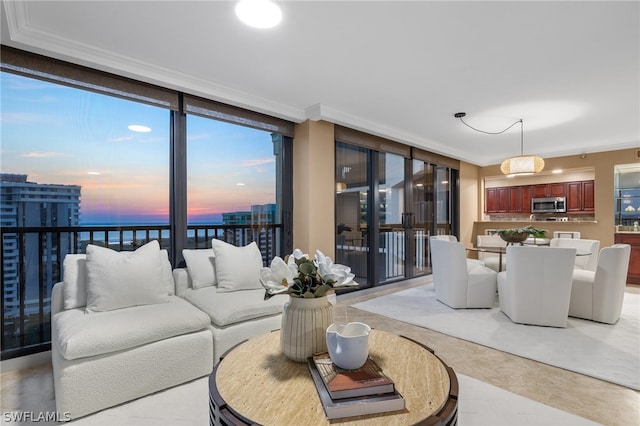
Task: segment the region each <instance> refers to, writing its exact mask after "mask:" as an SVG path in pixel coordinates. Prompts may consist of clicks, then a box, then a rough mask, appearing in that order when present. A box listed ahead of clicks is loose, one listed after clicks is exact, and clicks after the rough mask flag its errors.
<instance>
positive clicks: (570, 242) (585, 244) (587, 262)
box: [549, 238, 600, 272]
mask: <svg viewBox="0 0 640 426" xmlns="http://www.w3.org/2000/svg"><path fill="white" fill-rule="evenodd" d="M549 246H551V247H563V248H574V249H576V251H577V254H578V255H579V254H581V253H590V254H588V255H579V256H578V255H577V256H576V259H575V262H574V265H573V267H574V268H576V269H585V270H587V271H593V272H595V270H596V265H597V263H598V250H600V241H598V240H586V239H585V240H583V239H579V238H552V239H551V241H550V242H549Z"/></svg>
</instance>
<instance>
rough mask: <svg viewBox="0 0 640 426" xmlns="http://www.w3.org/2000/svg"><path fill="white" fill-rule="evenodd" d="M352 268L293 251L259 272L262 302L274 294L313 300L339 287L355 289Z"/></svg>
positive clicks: (356, 284)
mask: <svg viewBox="0 0 640 426" xmlns="http://www.w3.org/2000/svg"><path fill="white" fill-rule="evenodd" d="M354 278H355V275H354V274H352V273H351V268H349V267H348V266H344V265H339V264H335V263H333V261H332V260H331V258H330V257H327V256H325V255H324V254H322V252H321V251H320V250H316V256H315V259H313V260H311V259H310V258H309V255H308V254H303V253H302V250H300V249H295V250H294V251H293V253H292V254H290V255H288V256H286V257H285V258H284V260H283V259H282V258H281V257H279V256H276V257H274V258H273V260H272V261H271V267H270V268H262V269H261V270H260V282H261V283H262V286H263V287H264V288H265V290H266V292H265V294H264V299H265V300H267V299H269V298H270V297H272V296H274V295H276V294H289V295H290V296H292V297H303V298H315V297H322V296H325V295H326V294H327V293H328V292H330V291H332V290H335V289H336V288H342V287H357V286H358V283H356V282H355V281H354V280H353V279H354Z"/></svg>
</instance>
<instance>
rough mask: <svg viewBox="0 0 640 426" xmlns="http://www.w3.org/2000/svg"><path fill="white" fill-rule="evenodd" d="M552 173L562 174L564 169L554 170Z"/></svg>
mask: <svg viewBox="0 0 640 426" xmlns="http://www.w3.org/2000/svg"><path fill="white" fill-rule="evenodd" d="M551 173H555V174H558V173H562V169H554V170H552V171H551Z"/></svg>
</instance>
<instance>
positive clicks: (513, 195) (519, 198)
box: [509, 185, 532, 213]
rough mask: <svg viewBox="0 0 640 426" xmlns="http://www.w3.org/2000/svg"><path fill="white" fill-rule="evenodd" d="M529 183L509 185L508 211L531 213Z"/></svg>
mask: <svg viewBox="0 0 640 426" xmlns="http://www.w3.org/2000/svg"><path fill="white" fill-rule="evenodd" d="M531 189H532V187H531V185H522V186H512V187H509V213H531Z"/></svg>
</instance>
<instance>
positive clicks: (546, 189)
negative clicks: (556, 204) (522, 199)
mask: <svg viewBox="0 0 640 426" xmlns="http://www.w3.org/2000/svg"><path fill="white" fill-rule="evenodd" d="M565 196H566V184H565V183H545V184H539V185H533V197H534V198H548V197H565Z"/></svg>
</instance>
